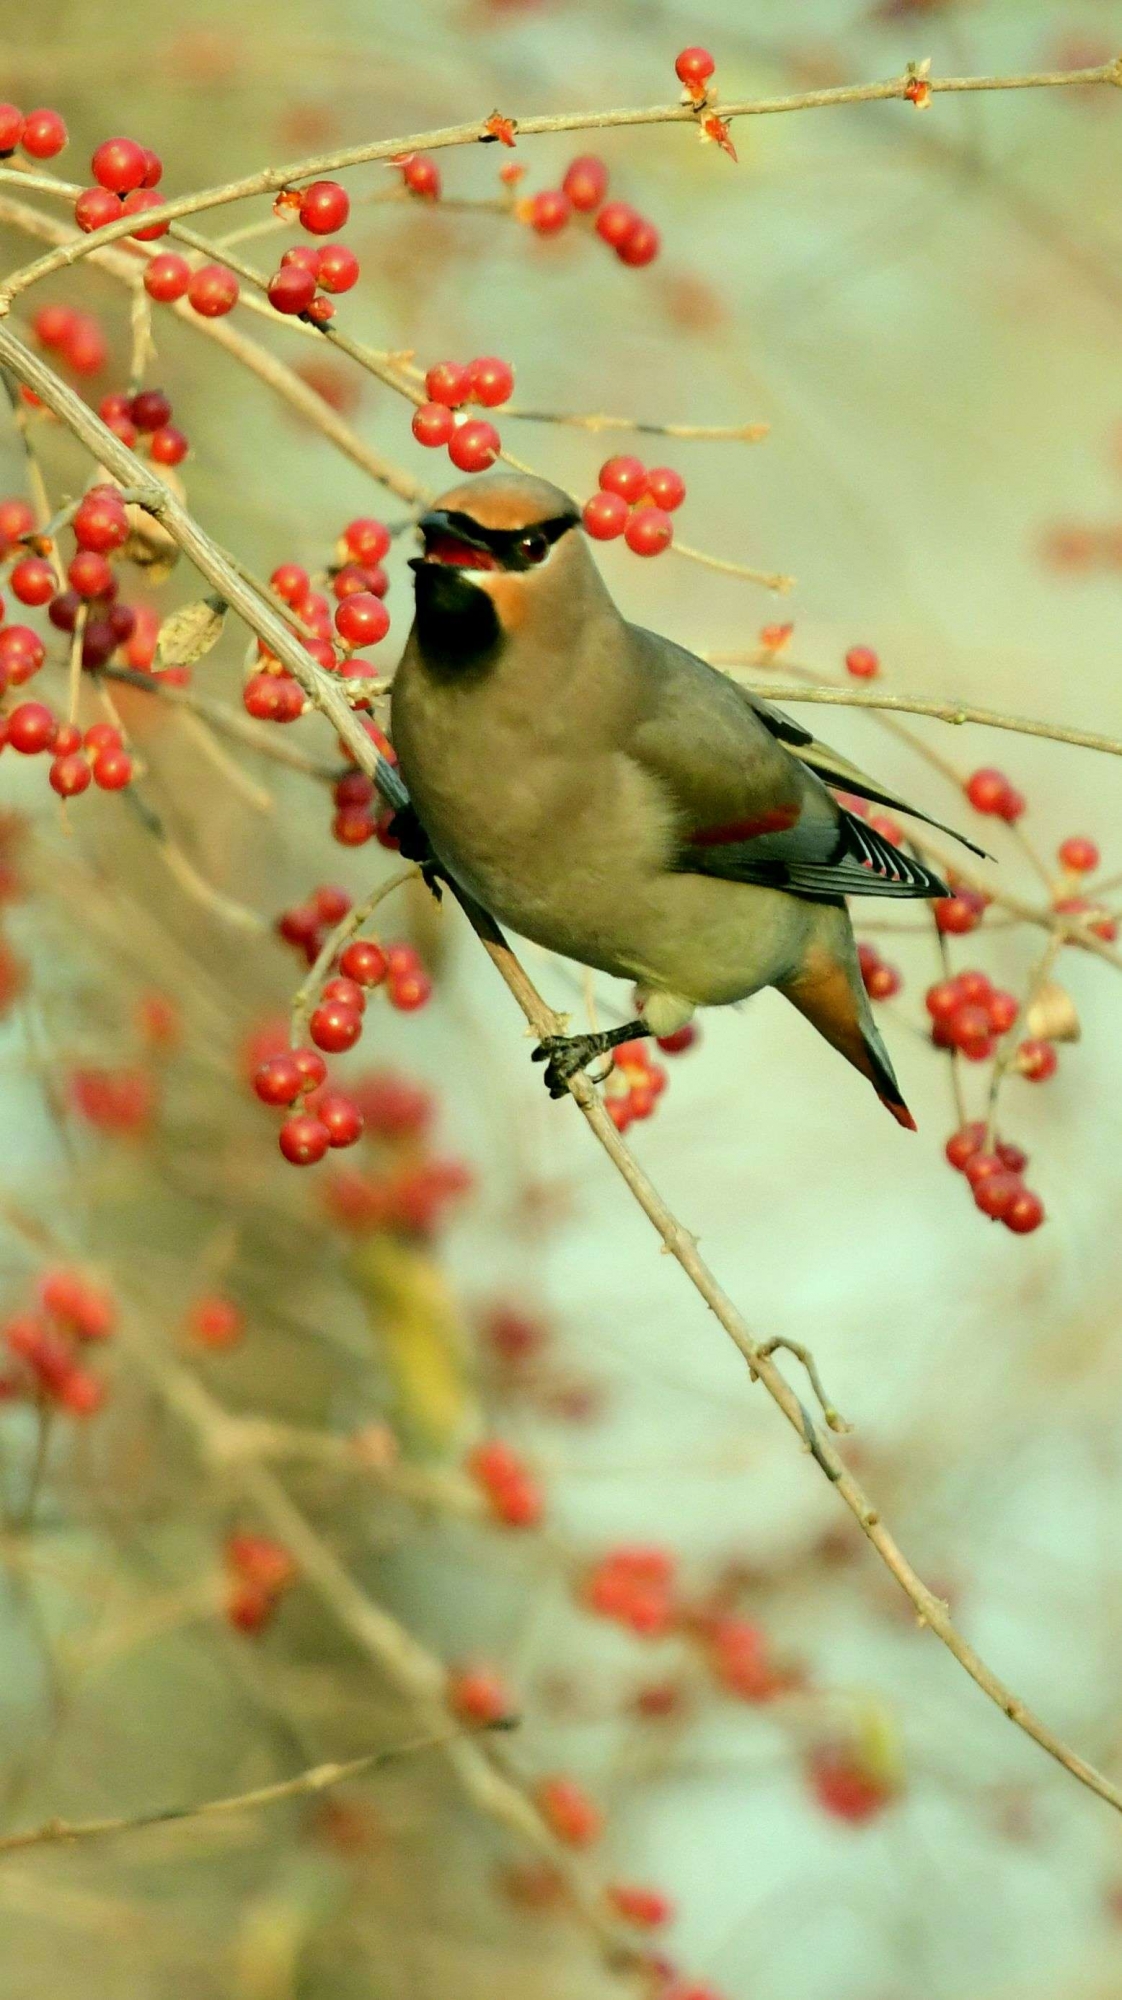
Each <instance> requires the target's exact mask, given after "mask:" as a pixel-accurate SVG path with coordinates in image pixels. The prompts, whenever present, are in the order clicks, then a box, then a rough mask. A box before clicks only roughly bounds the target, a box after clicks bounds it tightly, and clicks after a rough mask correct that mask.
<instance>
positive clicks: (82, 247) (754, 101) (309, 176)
mask: <svg viewBox="0 0 1122 2000" xmlns="http://www.w3.org/2000/svg"><path fill="white" fill-rule="evenodd" d="M926 81H927V88H928V90H929V92H930V93H931V95H932V96H935V95H941V94H943V93H946V92H958V91H968V90H1055V89H1065V88H1066V89H1083V88H1086V87H1089V86H1091V85H1095V84H1111V85H1114V86H1118V85H1122V57H1119V58H1116V59H1115V60H1114V61H1113V62H1108V63H1098V64H1095V65H1094V66H1093V67H1091V68H1086V69H1070V70H1033V71H1026V72H1023V73H1020V74H1017V75H1013V76H943V77H935V76H932V77H928V78H927V79H926ZM914 89H915V79H914V77H913V76H911V75H910V74H909V73H908V72H907V71H905V72H904V74H903V75H901V76H896V77H890V78H888V79H887V80H886V81H883V82H879V83H858V84H839V85H836V86H834V87H833V88H831V89H828V90H804V91H798V92H796V93H794V94H793V95H790V96H785V97H760V98H746V99H744V100H743V101H742V102H740V103H734V104H725V105H722V107H721V115H722V117H724V118H726V119H735V118H763V117H773V116H775V115H777V114H779V113H784V112H789V111H826V110H830V109H832V108H833V107H835V106H837V105H843V104H876V103H884V102H885V101H886V100H888V99H890V98H907V97H908V95H909V93H910V92H912V91H914ZM695 122H696V113H695V111H694V108H693V106H692V105H683V104H680V103H679V104H653V105H647V106H641V107H629V108H625V109H621V110H614V111H574V112H559V113H554V114H551V115H549V116H546V117H540V116H539V117H531V118H520V119H517V120H516V121H515V123H516V127H517V131H518V134H519V137H520V138H530V137H533V136H537V135H538V134H542V133H550V132H593V131H605V130H607V129H609V128H611V127H618V126H633V125H671V124H674V125H682V124H686V125H693V124H695ZM490 136H491V135H490V134H489V133H488V132H487V130H486V126H485V123H484V121H483V120H481V119H473V120H471V122H470V123H467V124H461V125H445V126H440V127H438V128H437V129H435V130H434V131H430V132H413V133H410V134H408V135H407V136H404V137H401V138H396V139H378V140H373V141H367V142H366V143H365V144H363V145H360V146H347V147H343V148H341V149H337V150H336V151H333V152H330V153H320V154H318V155H316V156H315V157H314V158H312V159H305V160H296V161H294V162H293V163H291V164H290V165H288V166H283V167H263V168H261V169H260V170H259V171H258V172H257V173H255V174H246V175H245V176H243V178H242V179H240V180H235V181H225V182H223V183H220V184H219V185H217V186H215V187H210V188H201V189H197V190H196V191H195V192H194V193H191V194H182V195H177V196H175V197H174V198H173V199H172V200H170V201H165V202H163V203H161V204H160V206H159V207H157V208H153V209H148V210H146V211H145V215H144V225H145V228H151V227H152V225H153V224H154V223H159V222H175V221H177V220H178V218H179V217H180V216H183V215H197V214H199V213H200V212H201V211H202V210H203V209H211V208H224V207H227V206H228V205H229V204H230V203H231V202H235V201H245V200H247V199H248V198H249V197H250V196H251V195H260V194H274V193H276V192H278V191H279V190H280V189H281V188H286V187H290V186H293V185H295V184H296V183H297V182H299V181H308V180H314V179H317V178H318V177H319V176H321V175H323V174H334V173H339V172H341V171H342V169H343V168H345V167H357V166H362V165H363V164H365V163H366V162H367V161H375V160H383V161H390V162H393V161H396V160H400V159H401V158H402V157H403V156H405V155H408V154H410V153H420V152H425V153H433V152H441V151H443V150H444V149H445V148H446V147H449V146H470V145H477V144H480V143H482V142H484V141H486V140H488V139H489V138H490ZM134 227H135V223H134V220H133V218H132V217H131V216H122V217H120V218H118V219H115V220H114V221H113V222H108V223H106V224H105V226H104V227H103V228H101V229H95V230H92V231H91V232H90V234H89V235H88V236H86V237H84V238H83V239H82V240H80V241H79V242H77V243H73V244H69V245H67V246H66V248H65V249H62V248H60V249H57V250H52V251H51V252H50V253H49V254H48V255H47V256H45V257H40V258H38V259H36V261H35V262H34V263H32V264H27V265H24V266H23V268H22V269H21V270H18V271H15V272H14V273H13V274H12V276H11V277H10V278H9V280H8V282H7V284H6V285H5V286H4V287H3V288H2V289H0V317H2V316H3V315H4V314H6V313H8V312H10V310H11V306H12V302H13V300H14V299H16V298H18V297H19V295H20V294H21V293H22V292H25V291H27V289H28V288H29V286H31V285H35V284H38V283H39V281H40V280H41V279H43V278H47V277H50V276H51V274H52V273H53V272H55V271H60V270H64V269H65V268H66V267H67V266H68V265H71V264H75V263H77V262H79V260H80V259H81V258H83V257H88V256H89V255H91V253H92V252H93V251H95V250H97V249H100V248H101V247H103V246H104V245H105V244H107V243H114V242H117V241H118V240H119V239H120V238H121V237H124V236H128V235H129V233H130V231H131V230H132V229H133V228H134Z"/></svg>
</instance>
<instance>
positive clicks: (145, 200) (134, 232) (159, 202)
mask: <svg viewBox="0 0 1122 2000" xmlns="http://www.w3.org/2000/svg"><path fill="white" fill-rule="evenodd" d="M163 201H164V197H163V195H161V194H157V193H156V191H155V189H154V188H146V187H142V188H134V189H133V191H132V193H131V194H127V195H126V196H125V198H124V201H123V202H122V203H121V211H122V213H123V214H124V215H143V213H144V211H145V209H149V208H161V207H162V206H163ZM170 228H171V223H170V222H167V221H164V222H154V223H152V225H151V227H150V228H148V229H130V231H129V235H130V237H131V238H132V240H133V241H134V242H136V243H154V242H155V240H156V238H157V237H158V236H166V235H167V233H168V230H169V229H170Z"/></svg>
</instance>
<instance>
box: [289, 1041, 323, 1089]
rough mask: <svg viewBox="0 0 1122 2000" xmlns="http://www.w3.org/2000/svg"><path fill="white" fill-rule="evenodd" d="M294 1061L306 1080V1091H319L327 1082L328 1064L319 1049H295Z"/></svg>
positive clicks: (293, 1053) (293, 1052)
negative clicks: (322, 1084)
mask: <svg viewBox="0 0 1122 2000" xmlns="http://www.w3.org/2000/svg"><path fill="white" fill-rule="evenodd" d="M292 1060H293V1062H294V1063H295V1064H296V1067H297V1069H298V1070H299V1071H300V1074H301V1076H302V1077H303V1079H304V1088H305V1090H318V1089H319V1087H320V1084H321V1083H326V1081H327V1064H326V1063H325V1062H324V1060H323V1057H322V1056H321V1055H320V1053H319V1051H318V1049H293V1051H292Z"/></svg>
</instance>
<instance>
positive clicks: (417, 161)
mask: <svg viewBox="0 0 1122 2000" xmlns="http://www.w3.org/2000/svg"><path fill="white" fill-rule="evenodd" d="M400 165H401V172H402V176H403V178H404V181H405V185H406V187H407V188H408V189H409V192H410V194H417V195H422V196H423V197H424V198H425V199H426V200H428V201H436V200H437V198H438V196H439V194H440V168H439V167H438V166H437V164H436V161H435V160H431V159H430V158H429V156H428V154H427V153H411V154H410V155H409V158H408V159H407V160H402V161H401V162H400Z"/></svg>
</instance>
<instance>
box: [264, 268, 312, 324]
mask: <svg viewBox="0 0 1122 2000" xmlns="http://www.w3.org/2000/svg"><path fill="white" fill-rule="evenodd" d="M268 294H269V304H270V305H271V306H272V307H273V310H274V311H275V312H279V313H302V312H306V311H307V309H308V307H309V306H310V305H311V303H312V300H313V299H314V298H315V295H316V281H315V279H314V277H313V276H312V273H311V272H310V271H306V270H305V269H304V267H303V265H302V264H282V265H281V268H280V270H279V271H277V272H275V273H274V275H273V276H272V277H271V278H270V279H269V284H268Z"/></svg>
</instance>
